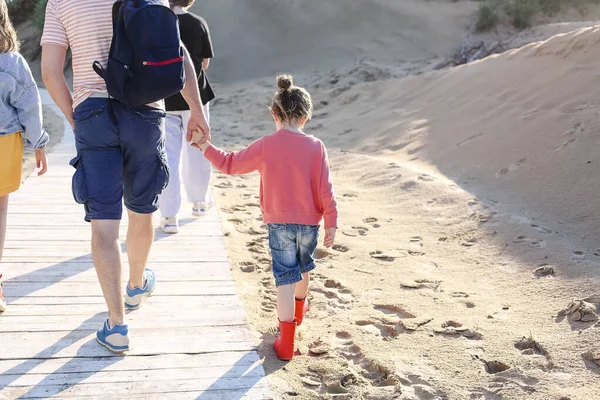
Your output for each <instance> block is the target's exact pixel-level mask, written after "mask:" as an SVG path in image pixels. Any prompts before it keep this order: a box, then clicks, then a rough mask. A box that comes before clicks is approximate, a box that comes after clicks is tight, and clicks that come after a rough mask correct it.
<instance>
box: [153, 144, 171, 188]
mask: <svg viewBox="0 0 600 400" xmlns="http://www.w3.org/2000/svg"><path fill="white" fill-rule="evenodd" d="M170 177H171V171H170V170H169V163H168V162H167V154H166V153H165V152H164V151H163V152H161V153H160V154H159V155H158V170H157V171H156V182H155V183H154V193H156V194H161V193H162V192H163V190H165V189H166V187H167V185H168V184H169V178H170Z"/></svg>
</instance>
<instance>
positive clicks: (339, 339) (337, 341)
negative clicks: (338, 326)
mask: <svg viewBox="0 0 600 400" xmlns="http://www.w3.org/2000/svg"><path fill="white" fill-rule="evenodd" d="M333 347H334V349H335V351H336V352H337V353H338V354H339V355H340V356H341V357H342V358H344V359H345V360H347V361H348V362H350V363H352V364H353V365H354V367H355V370H356V371H357V372H358V373H359V374H360V375H361V376H362V378H364V379H367V380H368V381H369V383H370V384H371V385H372V386H376V387H385V386H394V387H395V386H397V385H398V384H399V383H400V382H401V379H400V378H399V376H398V375H397V374H396V371H395V366H394V364H393V363H392V362H385V361H382V360H380V359H375V358H371V357H367V356H366V355H365V354H364V352H363V350H362V349H361V348H360V347H359V346H357V345H356V343H355V342H354V340H353V339H352V335H351V334H350V333H348V332H346V331H340V332H337V333H336V334H335V336H334V338H333ZM356 381H357V377H356V376H351V375H349V376H344V377H343V378H342V379H341V381H340V383H339V386H341V387H342V388H346V387H348V385H349V384H353V383H356ZM333 386H334V385H331V387H330V388H328V389H333V390H334V391H332V390H327V392H329V393H335V389H336V388H335V387H333ZM343 392H344V393H346V392H347V390H346V389H344V390H343ZM338 393H339V392H338Z"/></svg>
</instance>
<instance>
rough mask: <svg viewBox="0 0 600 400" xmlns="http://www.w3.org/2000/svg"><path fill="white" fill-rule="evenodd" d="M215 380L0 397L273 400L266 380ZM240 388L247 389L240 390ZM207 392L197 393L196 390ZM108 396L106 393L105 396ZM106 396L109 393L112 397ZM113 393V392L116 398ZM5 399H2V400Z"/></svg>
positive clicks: (10, 392) (24, 390)
mask: <svg viewBox="0 0 600 400" xmlns="http://www.w3.org/2000/svg"><path fill="white" fill-rule="evenodd" d="M211 381H212V380H203V379H202V380H200V379H198V380H196V381H180V380H177V381H171V382H170V384H169V385H163V384H161V383H160V382H157V383H154V384H149V383H148V384H143V385H142V384H140V383H138V382H130V383H126V384H91V385H76V386H73V387H66V388H65V387H64V386H58V385H57V386H51V387H41V388H38V387H21V388H7V389H4V390H3V391H0V395H3V394H4V393H6V395H7V396H8V398H10V399H13V398H19V399H23V400H25V399H39V398H43V399H46V398H49V397H52V398H69V399H85V400H95V399H102V400H106V399H123V395H122V394H121V395H115V394H114V393H127V397H126V398H127V399H135V400H138V399H143V400H165V399H168V400H179V399H188V400H189V399H198V400H246V399H247V400H269V399H273V397H272V396H271V395H269V394H268V385H267V383H266V382H265V381H264V378H263V380H261V381H258V382H257V381H256V378H253V377H249V378H241V379H239V380H238V379H235V378H234V379H223V380H220V381H217V382H214V387H211V386H212V385H211ZM239 386H245V387H242V388H240V387H239ZM202 387H204V388H206V389H205V390H194V389H196V388H202ZM103 393H104V394H103ZM106 393H109V394H108V395H107V394H106ZM110 393H113V394H112V395H111V394H110ZM0 398H1V397H0Z"/></svg>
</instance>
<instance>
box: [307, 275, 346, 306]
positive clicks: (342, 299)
mask: <svg viewBox="0 0 600 400" xmlns="http://www.w3.org/2000/svg"><path fill="white" fill-rule="evenodd" d="M313 277H314V281H315V284H314V285H313V286H312V288H311V292H312V293H313V294H315V295H322V296H324V297H325V299H324V300H325V303H326V304H327V306H328V307H329V308H330V309H332V310H339V309H343V310H347V309H350V308H352V307H353V303H354V295H353V294H352V291H351V290H350V289H348V288H347V287H346V286H344V285H343V284H342V283H340V282H339V281H336V280H334V279H327V278H325V277H324V276H322V275H319V274H314V275H313Z"/></svg>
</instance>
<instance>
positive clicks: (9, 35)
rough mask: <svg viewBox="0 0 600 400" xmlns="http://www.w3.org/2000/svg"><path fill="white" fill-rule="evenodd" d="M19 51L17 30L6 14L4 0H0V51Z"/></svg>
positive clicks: (6, 8)
mask: <svg viewBox="0 0 600 400" xmlns="http://www.w3.org/2000/svg"><path fill="white" fill-rule="evenodd" d="M11 51H19V41H18V40H17V32H16V31H15V28H14V26H13V24H12V22H10V17H9V16H8V5H7V4H6V0H0V53H8V52H11Z"/></svg>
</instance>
